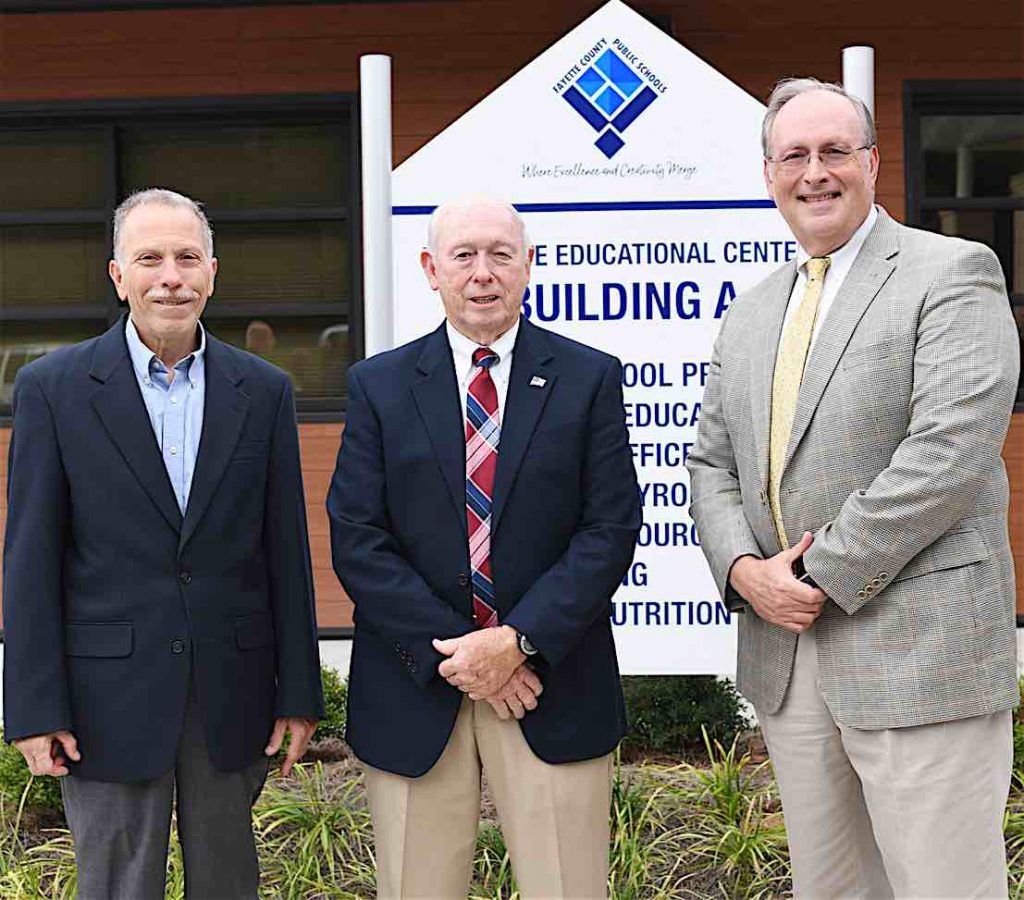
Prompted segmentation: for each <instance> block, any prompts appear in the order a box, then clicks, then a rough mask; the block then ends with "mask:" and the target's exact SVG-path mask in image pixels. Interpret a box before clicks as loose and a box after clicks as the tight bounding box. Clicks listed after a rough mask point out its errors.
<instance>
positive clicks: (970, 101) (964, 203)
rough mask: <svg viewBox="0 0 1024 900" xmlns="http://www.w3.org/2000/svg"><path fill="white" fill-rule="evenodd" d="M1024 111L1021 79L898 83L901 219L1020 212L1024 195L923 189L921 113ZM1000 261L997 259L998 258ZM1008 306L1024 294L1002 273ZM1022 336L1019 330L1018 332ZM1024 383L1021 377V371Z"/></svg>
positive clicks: (1020, 404)
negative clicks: (948, 194) (938, 193)
mask: <svg viewBox="0 0 1024 900" xmlns="http://www.w3.org/2000/svg"><path fill="white" fill-rule="evenodd" d="M936 115H948V116H979V115H981V116H985V115H1024V79H1013V78H1007V79H986V80H976V81H968V80H956V81H951V80H928V81H917V80H908V81H904V83H903V159H904V163H903V171H904V189H905V199H906V222H907V224H908V225H913V226H915V227H917V228H920V227H923V226H922V224H921V223H922V220H923V215H922V213H923V212H924V211H926V210H956V211H971V210H979V211H991V212H1013V211H1016V210H1024V197H942V196H926V195H925V191H924V148H923V147H922V145H921V119H922V117H924V116H936ZM1000 262H1001V261H1000ZM1007 286H1008V293H1009V297H1010V304H1011V306H1012V307H1018V306H1024V293H1014V292H1013V290H1012V288H1013V284H1012V282H1011V281H1010V277H1009V274H1008V276H1007ZM1022 340H1024V334H1022ZM1022 385H1024V375H1022ZM1014 412H1015V413H1020V412H1024V392H1022V391H1018V396H1017V401H1016V403H1015V404H1014Z"/></svg>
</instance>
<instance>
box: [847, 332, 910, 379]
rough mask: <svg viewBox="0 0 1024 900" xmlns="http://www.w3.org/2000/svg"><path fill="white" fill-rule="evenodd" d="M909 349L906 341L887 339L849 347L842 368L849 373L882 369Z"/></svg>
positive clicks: (894, 338)
mask: <svg viewBox="0 0 1024 900" xmlns="http://www.w3.org/2000/svg"><path fill="white" fill-rule="evenodd" d="M908 349H910V350H912V349H913V348H908V347H907V342H906V340H905V339H903V338H900V337H886V338H882V339H880V340H872V341H870V342H867V343H863V344H859V345H855V346H852V347H848V348H847V349H846V352H845V353H843V357H842V361H841V363H840V365H841V367H842V368H843V369H844V370H846V371H847V372H853V371H857V370H859V369H871V368H881V367H885V366H887V365H889V364H890V363H891V362H892V360H893V358H894V357H895V356H898V355H899V354H901V353H904V352H906V351H907V350H908Z"/></svg>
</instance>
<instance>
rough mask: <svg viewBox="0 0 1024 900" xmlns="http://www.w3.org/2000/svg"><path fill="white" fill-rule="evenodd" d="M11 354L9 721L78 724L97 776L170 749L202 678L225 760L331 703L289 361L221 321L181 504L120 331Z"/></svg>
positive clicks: (28, 731)
mask: <svg viewBox="0 0 1024 900" xmlns="http://www.w3.org/2000/svg"><path fill="white" fill-rule="evenodd" d="M125 321H126V319H125V317H122V318H121V319H120V321H118V322H117V324H115V325H114V326H113V327H112V328H111V329H110V330H109V331H108V332H106V334H103V335H101V336H100V337H97V338H93V339H92V340H88V341H85V342H83V343H80V344H76V345H75V346H73V347H67V348H64V349H61V350H57V351H55V352H53V353H50V354H48V355H47V356H45V357H43V358H42V359H40V360H38V361H36V362H33V363H31V364H30V365H28V366H25V367H24V368H23V369H21V370H20V371H19V372H18V377H17V380H16V382H15V389H14V432H13V435H12V440H11V447H10V458H9V480H8V510H7V533H6V538H5V544H4V583H3V589H4V590H3V593H4V596H3V610H4V629H5V634H4V737H5V738H6V739H7V740H14V739H16V738H22V737H28V736H31V735H36V734H43V733H47V732H52V731H57V730H60V729H68V730H70V731H72V732H74V734H75V735H76V737H77V739H78V746H79V750H80V751H81V754H82V759H81V762H80V763H69V767H70V769H71V771H72V773H73V774H75V775H78V776H80V777H82V778H88V779H95V780H100V781H120V782H128V781H140V780H144V779H150V778H155V777H157V776H159V775H161V774H162V773H164V772H166V771H167V770H169V769H170V768H171V766H172V765H173V764H174V758H175V753H176V749H177V745H178V738H179V735H180V733H181V726H182V720H183V716H184V712H185V701H186V698H187V696H188V691H189V679H190V674H191V676H192V678H193V679H194V682H193V683H194V686H195V690H196V692H197V695H198V700H199V705H200V708H201V711H202V713H201V715H202V720H203V724H204V731H205V736H206V743H207V748H208V751H209V754H210V758H211V761H212V762H213V764H214V765H215V766H216V767H217V768H218V769H221V770H224V771H234V770H238V769H241V768H243V767H245V766H247V765H250V764H251V763H253V762H254V761H255V760H256V759H257V758H259V757H260V756H261V755H262V753H263V748H264V747H265V746H266V742H267V738H268V736H269V734H270V731H271V728H272V725H273V719H274V718H275V717H279V716H303V717H308V718H319V717H320V716H321V714H322V710H323V702H322V698H321V692H320V669H319V660H318V653H317V641H316V620H315V612H314V607H313V587H312V576H311V572H310V563H309V545H308V540H307V535H306V510H305V503H304V501H303V495H302V472H301V469H300V467H299V447H298V433H297V429H296V425H295V414H294V403H293V398H292V391H291V386H290V384H289V381H288V377H287V376H286V375H285V374H284V373H283V372H281V371H280V370H278V369H276V368H274V367H273V366H271V365H269V364H268V363H266V362H263V361H262V360H260V359H259V358H258V357H255V356H253V355H251V354H249V353H245V352H244V351H241V350H237V349H235V348H234V347H231V346H229V345H227V344H225V343H223V342H221V341H218V340H217V339H216V338H214V337H213V336H212V335H207V344H206V357H205V359H206V402H205V407H204V413H203V432H202V437H201V440H200V444H199V455H198V459H197V461H196V469H195V474H194V477H193V480H192V488H191V492H190V494H189V502H188V507H187V509H186V513H185V515H184V517H183V516H182V515H181V511H180V509H179V507H178V503H177V501H176V499H175V497H174V493H173V490H172V487H171V483H170V480H169V479H168V477H167V471H166V469H165V467H164V464H163V461H162V459H161V457H160V451H159V449H158V446H157V442H156V441H155V440H154V437H153V429H152V426H151V424H150V420H149V416H148V414H147V412H146V407H145V403H144V402H143V399H142V394H141V392H140V390H139V385H138V381H137V379H136V376H135V372H134V369H133V368H132V363H131V359H130V357H129V355H128V347H127V343H126V341H125V335H124V330H125Z"/></svg>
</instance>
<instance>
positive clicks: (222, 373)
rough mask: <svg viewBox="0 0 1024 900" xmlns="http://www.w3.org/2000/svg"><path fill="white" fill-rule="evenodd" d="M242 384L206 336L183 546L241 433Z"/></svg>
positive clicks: (243, 412)
mask: <svg viewBox="0 0 1024 900" xmlns="http://www.w3.org/2000/svg"><path fill="white" fill-rule="evenodd" d="M241 383H242V373H241V372H239V371H238V369H237V368H236V366H235V364H234V362H233V360H232V359H231V357H230V356H229V355H228V353H227V350H226V348H225V347H224V345H223V344H221V342H220V341H218V340H217V339H216V338H214V337H211V336H210V334H209V333H207V335H206V402H205V404H204V406H203V433H202V437H200V439H199V455H198V457H197V459H196V469H195V472H194V473H193V475H192V487H191V488H190V490H189V495H188V506H187V507H186V509H185V522H184V525H183V527H182V530H181V543H180V546H182V547H184V546H185V544H186V543H187V542H188V539H189V538H190V537H191V536H192V534H193V532H195V530H196V525H198V524H199V520H200V519H201V518H202V516H203V513H204V512H206V508H207V507H208V506H209V505H210V500H211V499H212V498H213V495H214V492H215V491H216V490H217V486H218V485H219V484H220V481H221V478H222V477H223V475H224V470H225V469H226V468H227V465H228V461H229V460H230V459H231V454H232V453H233V452H234V449H235V444H237V443H238V438H239V435H240V434H241V432H242V424H243V423H244V422H245V417H246V415H248V412H249V397H248V395H246V394H245V393H244V392H243V391H242V390H241V387H240V385H241Z"/></svg>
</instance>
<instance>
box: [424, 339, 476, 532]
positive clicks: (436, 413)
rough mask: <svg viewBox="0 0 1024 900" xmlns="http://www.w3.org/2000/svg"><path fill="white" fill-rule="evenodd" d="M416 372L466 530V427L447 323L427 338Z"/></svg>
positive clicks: (433, 436)
mask: <svg viewBox="0 0 1024 900" xmlns="http://www.w3.org/2000/svg"><path fill="white" fill-rule="evenodd" d="M416 369H417V379H416V380H415V381H414V382H413V385H412V395H413V399H414V400H415V402H416V408H417V409H418V411H419V414H420V418H421V419H422V420H423V426H424V428H426V430H427V434H428V435H429V436H430V443H431V445H432V446H433V448H434V454H435V455H436V456H437V463H438V465H439V466H440V468H441V474H442V476H443V477H444V482H445V484H446V485H447V486H448V493H449V494H450V495H451V498H452V503H453V504H454V505H455V508H456V510H457V512H458V520H459V522H460V523H461V525H462V529H463V531H465V530H466V430H465V429H466V426H465V422H464V416H463V412H462V410H461V409H460V408H459V386H458V382H457V381H456V380H455V365H454V363H453V362H452V352H451V348H450V347H449V346H448V336H447V334H446V333H445V327H444V324H443V323H442V325H441V327H440V328H438V329H437V330H436V331H435V332H434V333H433V334H431V335H430V336H429V337H428V338H427V341H426V344H425V346H424V348H423V352H422V353H421V354H420V358H419V361H418V362H417V364H416Z"/></svg>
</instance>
